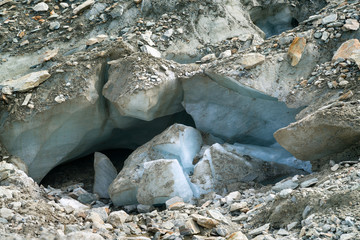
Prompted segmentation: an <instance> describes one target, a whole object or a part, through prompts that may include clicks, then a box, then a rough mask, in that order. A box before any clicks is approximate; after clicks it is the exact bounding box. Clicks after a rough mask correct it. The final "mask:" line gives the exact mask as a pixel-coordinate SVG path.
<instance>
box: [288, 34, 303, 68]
mask: <svg viewBox="0 0 360 240" xmlns="http://www.w3.org/2000/svg"><path fill="white" fill-rule="evenodd" d="M305 46H306V39H305V38H304V37H296V38H295V39H294V40H293V42H292V43H291V45H290V47H289V50H288V55H289V57H290V58H291V66H296V65H297V64H298V63H299V62H300V59H301V57H302V54H303V52H304V50H305Z"/></svg>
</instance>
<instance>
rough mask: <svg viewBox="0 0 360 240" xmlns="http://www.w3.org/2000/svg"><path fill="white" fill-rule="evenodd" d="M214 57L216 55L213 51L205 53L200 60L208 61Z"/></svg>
mask: <svg viewBox="0 0 360 240" xmlns="http://www.w3.org/2000/svg"><path fill="white" fill-rule="evenodd" d="M215 59H216V56H215V54H214V53H211V54H208V55H205V56H204V57H202V58H201V62H202V63H205V62H210V61H213V60H215Z"/></svg>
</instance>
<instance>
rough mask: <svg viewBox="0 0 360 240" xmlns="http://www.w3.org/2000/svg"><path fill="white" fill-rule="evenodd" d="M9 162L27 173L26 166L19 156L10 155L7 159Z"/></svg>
mask: <svg viewBox="0 0 360 240" xmlns="http://www.w3.org/2000/svg"><path fill="white" fill-rule="evenodd" d="M9 163H12V164H14V165H15V166H16V167H17V168H18V169H19V170H21V171H23V172H24V173H26V174H28V166H27V165H26V163H25V162H24V161H23V160H21V158H19V157H16V156H12V157H10V159H9Z"/></svg>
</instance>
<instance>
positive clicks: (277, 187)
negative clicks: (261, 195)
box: [272, 180, 299, 192]
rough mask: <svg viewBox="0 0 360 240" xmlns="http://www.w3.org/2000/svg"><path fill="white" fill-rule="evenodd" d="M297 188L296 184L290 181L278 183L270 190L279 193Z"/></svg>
mask: <svg viewBox="0 0 360 240" xmlns="http://www.w3.org/2000/svg"><path fill="white" fill-rule="evenodd" d="M298 186H299V184H298V183H296V182H294V181H292V180H287V181H284V182H278V183H276V184H275V186H274V187H273V188H272V190H274V191H275V192H280V191H282V190H284V189H295V188H297V187H298Z"/></svg>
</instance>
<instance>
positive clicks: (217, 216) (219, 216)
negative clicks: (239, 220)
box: [207, 209, 230, 224]
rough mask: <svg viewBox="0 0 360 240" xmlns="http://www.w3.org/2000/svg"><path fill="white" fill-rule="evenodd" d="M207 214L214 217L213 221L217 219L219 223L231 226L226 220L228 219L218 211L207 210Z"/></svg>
mask: <svg viewBox="0 0 360 240" xmlns="http://www.w3.org/2000/svg"><path fill="white" fill-rule="evenodd" d="M207 213H208V214H209V216H210V217H212V218H213V219H215V220H217V221H219V222H223V223H225V224H230V222H229V221H228V220H227V219H226V217H225V216H224V215H222V214H221V213H220V212H219V211H217V210H212V209H209V210H207Z"/></svg>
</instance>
